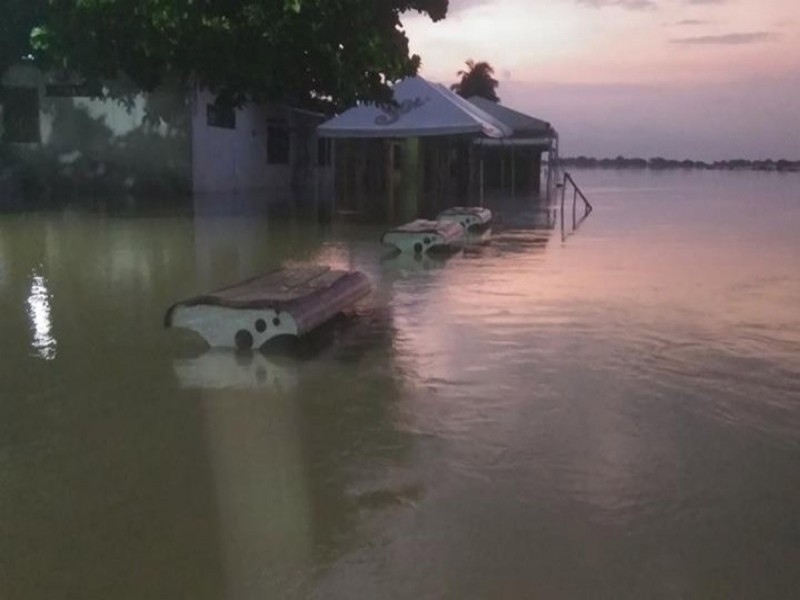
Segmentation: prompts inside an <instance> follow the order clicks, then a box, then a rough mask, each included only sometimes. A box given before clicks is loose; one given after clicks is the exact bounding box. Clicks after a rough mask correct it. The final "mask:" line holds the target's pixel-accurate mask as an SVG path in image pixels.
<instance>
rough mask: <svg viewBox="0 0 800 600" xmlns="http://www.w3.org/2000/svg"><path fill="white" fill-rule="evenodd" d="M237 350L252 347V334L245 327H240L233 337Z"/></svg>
mask: <svg viewBox="0 0 800 600" xmlns="http://www.w3.org/2000/svg"><path fill="white" fill-rule="evenodd" d="M233 341H234V342H235V343H236V347H237V348H238V349H239V350H250V349H251V348H252V347H253V334H252V333H250V332H249V331H247V330H246V329H240V330H239V331H237V332H236V335H235V336H234V338H233Z"/></svg>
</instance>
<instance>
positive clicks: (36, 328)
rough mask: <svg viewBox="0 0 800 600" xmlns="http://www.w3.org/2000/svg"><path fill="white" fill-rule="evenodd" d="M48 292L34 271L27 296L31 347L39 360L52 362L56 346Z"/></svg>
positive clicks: (40, 277)
mask: <svg viewBox="0 0 800 600" xmlns="http://www.w3.org/2000/svg"><path fill="white" fill-rule="evenodd" d="M50 298H51V296H50V292H49V290H48V289H47V280H46V279H45V278H44V277H43V276H41V275H38V274H37V272H36V271H34V272H33V273H32V274H31V284H30V293H29V294H28V300H27V304H28V311H27V312H28V319H29V321H30V327H31V333H32V335H33V339H32V340H31V347H32V348H33V349H34V351H35V352H36V355H37V356H39V358H43V359H45V360H53V359H55V357H56V348H57V346H58V344H57V342H56V339H55V337H54V336H53V323H52V320H51V316H50Z"/></svg>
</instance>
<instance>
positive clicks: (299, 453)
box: [201, 391, 314, 599]
mask: <svg viewBox="0 0 800 600" xmlns="http://www.w3.org/2000/svg"><path fill="white" fill-rule="evenodd" d="M296 400H297V399H296V398H295V397H294V396H293V395H292V394H288V395H287V394H267V395H264V394H261V393H242V392H213V391H207V392H202V393H201V403H202V407H203V412H204V413H205V417H206V418H205V422H206V432H207V439H208V456H209V460H210V464H211V472H212V477H213V481H214V490H215V504H216V507H217V513H218V519H217V522H218V526H219V531H218V539H219V543H220V550H221V554H222V563H223V565H224V578H225V588H226V594H225V597H227V598H239V599H249V598H253V599H255V598H272V597H280V596H281V595H282V594H283V593H284V592H285V586H286V585H287V581H286V577H287V574H288V575H289V576H291V574H293V573H298V572H308V570H309V568H310V566H311V561H312V554H313V549H314V538H313V534H314V531H313V519H312V499H311V498H310V496H309V489H308V484H307V480H306V477H307V473H306V461H305V452H304V449H303V447H302V444H301V438H300V436H299V434H298V427H299V426H300V425H299V417H298V412H299V407H298V405H297V403H296Z"/></svg>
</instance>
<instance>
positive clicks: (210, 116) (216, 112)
mask: <svg viewBox="0 0 800 600" xmlns="http://www.w3.org/2000/svg"><path fill="white" fill-rule="evenodd" d="M206 123H207V124H208V126H209V127H222V128H223V129H236V110H235V109H234V108H233V107H232V106H221V105H219V104H207V105H206Z"/></svg>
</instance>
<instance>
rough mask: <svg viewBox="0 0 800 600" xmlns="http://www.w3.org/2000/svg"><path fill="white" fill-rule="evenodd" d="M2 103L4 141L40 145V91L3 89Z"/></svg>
mask: <svg viewBox="0 0 800 600" xmlns="http://www.w3.org/2000/svg"><path fill="white" fill-rule="evenodd" d="M0 103H2V105H3V141H4V142H8V143H12V144H14V143H16V144H38V143H39V141H40V137H39V90H37V89H36V88H23V87H6V88H2V91H1V92H0Z"/></svg>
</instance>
